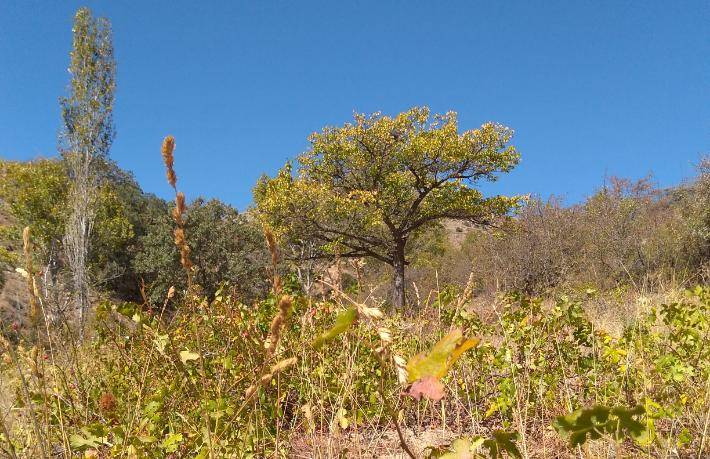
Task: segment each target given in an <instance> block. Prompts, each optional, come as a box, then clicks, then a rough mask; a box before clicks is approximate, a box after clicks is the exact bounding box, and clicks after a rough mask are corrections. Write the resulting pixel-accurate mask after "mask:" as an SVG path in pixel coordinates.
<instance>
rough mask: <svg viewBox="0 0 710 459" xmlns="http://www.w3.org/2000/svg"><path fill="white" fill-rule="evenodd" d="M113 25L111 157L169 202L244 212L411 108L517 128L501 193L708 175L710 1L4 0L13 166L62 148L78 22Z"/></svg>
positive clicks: (0, 104) (1, 75)
mask: <svg viewBox="0 0 710 459" xmlns="http://www.w3.org/2000/svg"><path fill="white" fill-rule="evenodd" d="M82 5H86V6H89V7H90V8H91V9H92V10H93V12H94V13H95V14H96V15H104V16H107V17H109V19H110V20H111V21H112V23H113V27H114V44H115V48H116V58H117V62H118V89H117V99H116V107H115V122H116V127H117V132H118V135H117V138H116V141H115V143H114V147H113V149H112V152H111V155H112V157H113V158H114V159H115V160H117V161H118V163H119V164H120V165H121V166H122V167H124V168H127V169H130V170H132V171H133V172H134V173H135V176H136V177H137V179H138V181H139V182H140V184H141V185H142V186H143V188H144V189H145V190H147V191H150V192H154V193H156V194H158V195H160V196H164V197H167V196H169V189H168V186H167V184H166V183H165V180H164V178H163V177H164V174H163V169H162V164H161V160H160V155H159V148H160V143H161V139H162V137H163V136H164V135H166V134H174V135H175V136H176V138H177V150H176V169H177V172H178V176H179V186H180V188H181V189H183V190H184V191H185V192H186V193H187V194H188V196H193V197H194V196H196V195H198V194H201V195H204V196H207V197H218V198H220V199H223V200H225V201H227V202H230V203H232V204H234V205H236V206H237V207H239V208H244V207H245V206H247V205H248V204H249V203H250V202H251V188H252V186H253V184H254V182H255V181H256V179H257V178H258V177H259V176H260V175H261V174H262V173H269V174H273V173H274V172H275V171H276V170H277V169H278V168H279V167H280V166H281V165H282V164H283V163H284V161H285V160H286V159H287V158H290V157H293V156H295V155H297V154H298V153H300V152H302V151H304V150H305V149H306V148H307V141H306V139H307V136H308V135H309V134H310V133H311V132H313V131H316V130H319V129H320V128H321V127H323V126H324V125H338V124H342V123H343V122H345V121H348V120H349V119H351V116H352V113H353V111H354V110H355V111H361V112H372V111H382V112H384V113H387V114H395V113H398V112H400V111H402V110H405V109H407V108H409V107H411V106H414V105H429V106H430V107H431V108H432V109H433V110H434V111H440V112H441V111H447V110H454V111H457V112H458V113H459V120H460V126H461V128H465V129H469V128H474V127H477V126H478V125H480V124H481V123H482V122H485V121H488V120H493V121H498V122H501V123H503V124H506V125H508V126H510V127H512V128H513V129H515V131H516V137H515V144H516V145H517V146H518V147H519V149H520V151H521V152H522V154H523V161H522V163H521V164H520V166H519V167H518V169H517V170H516V171H515V172H513V173H511V174H509V175H508V176H505V177H503V178H502V179H501V181H500V182H499V183H498V184H496V185H495V186H494V187H492V188H490V189H489V191H495V192H505V193H528V192H532V193H538V194H542V195H544V196H546V195H549V194H551V193H554V194H558V195H562V196H565V197H566V198H567V200H568V201H576V200H578V199H580V198H581V197H583V196H585V195H587V194H588V193H589V192H591V191H592V190H593V189H594V188H596V187H597V186H599V185H600V184H601V183H602V180H603V178H604V176H605V175H621V176H630V177H634V178H638V177H641V176H644V175H646V174H648V173H653V174H654V175H655V177H656V179H657V181H658V183H659V184H660V185H662V186H667V185H672V184H675V183H678V182H680V181H681V180H683V179H685V178H688V177H691V176H692V175H693V173H694V169H693V163H695V162H697V160H698V159H699V157H700V156H701V155H702V154H705V153H710V27H709V24H710V2H709V1H707V0H701V1H662V2H661V1H634V2H630V1H621V0H615V1H570V0H564V1H506V2H502V1H492V0H489V1H446V2H434V1H428V2H425V1H385V0H379V1H348V2H346V1H319V2H314V1H288V2H287V1H269V0H259V1H252V2H237V1H221V2H217V1H189V2H188V1H169V2H168V1H166V2H156V1H150V2H128V1H111V2H108V1H107V2H83V3H78V2H73V1H30V0H18V1H13V2H10V1H8V0H0V156H1V157H3V158H11V159H29V158H33V157H38V156H52V155H55V154H56V145H57V140H56V139H57V132H58V129H59V125H60V119H59V107H58V103H57V98H58V97H59V96H60V95H62V94H63V92H64V90H65V87H66V84H67V82H68V79H69V75H68V73H67V71H66V69H67V66H68V53H69V50H70V46H71V20H72V16H73V13H74V11H75V10H76V9H77V8H78V7H80V6H82Z"/></svg>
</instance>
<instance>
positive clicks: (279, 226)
mask: <svg viewBox="0 0 710 459" xmlns="http://www.w3.org/2000/svg"><path fill="white" fill-rule="evenodd" d="M511 137H512V131H510V130H509V129H508V128H506V127H504V126H501V125H498V124H494V123H486V124H484V125H483V126H481V127H480V128H479V129H475V130H470V131H466V132H464V133H462V134H460V133H459V131H458V124H457V119H456V114H455V113H453V112H450V113H447V114H445V115H435V116H433V117H430V113H429V110H428V109H427V108H413V109H411V110H409V111H407V112H404V113H401V114H399V115H398V116H396V117H394V118H390V117H388V116H381V115H380V114H374V115H372V116H366V115H362V114H358V115H356V116H355V122H354V123H353V124H350V123H348V124H345V125H344V126H342V127H338V128H325V129H324V130H323V131H322V132H321V133H316V134H313V135H312V136H311V138H310V142H311V148H310V149H309V150H308V151H307V152H306V153H304V154H303V155H301V156H299V157H298V175H297V176H294V175H293V173H292V168H291V165H290V164H287V165H286V167H284V168H283V169H282V170H281V171H280V172H279V173H278V174H277V176H276V177H274V178H267V177H264V178H262V179H261V180H260V181H259V183H258V184H257V186H256V188H255V189H254V198H255V201H256V204H257V206H258V208H259V211H260V215H261V216H262V218H263V219H264V220H265V222H266V223H267V224H268V225H269V226H270V227H272V228H273V229H274V230H275V231H276V232H277V233H278V234H279V235H280V236H281V237H282V238H284V239H286V240H301V239H303V240H314V241H316V242H317V243H318V244H319V245H320V249H321V255H322V256H327V255H328V254H335V253H337V254H339V255H340V256H351V257H362V256H365V257H372V258H375V259H377V260H380V261H382V262H385V263H387V264H390V265H392V266H393V267H395V284H396V286H397V288H396V289H395V291H396V292H397V290H401V289H402V288H403V287H402V286H403V283H402V281H403V272H404V271H403V270H404V265H405V264H406V260H405V248H406V245H407V241H408V240H409V239H410V238H413V237H416V235H417V234H419V233H421V232H422V231H425V230H427V229H429V228H432V227H433V226H435V225H437V224H438V222H439V221H440V220H442V219H445V218H448V219H458V220H468V221H471V222H474V223H476V224H488V223H491V222H492V221H493V220H495V219H496V218H497V217H500V216H504V215H506V214H507V213H508V212H509V210H510V209H511V208H513V207H515V206H517V205H518V201H519V198H518V197H512V198H508V197H503V196H494V197H488V198H486V197H484V196H483V194H482V193H481V192H480V191H479V190H478V189H477V188H476V186H477V184H478V182H479V181H481V180H489V181H491V180H495V179H496V178H497V174H499V173H501V172H508V171H510V170H511V169H512V168H513V167H514V166H515V165H516V164H517V163H518V160H519V155H518V153H517V151H516V150H515V148H514V147H512V146H510V145H509V141H510V139H511ZM399 293H400V294H401V293H403V292H401V291H400V292H399ZM398 300H399V301H401V300H403V297H401V296H400V297H399V299H398ZM397 306H401V304H398V305H397Z"/></svg>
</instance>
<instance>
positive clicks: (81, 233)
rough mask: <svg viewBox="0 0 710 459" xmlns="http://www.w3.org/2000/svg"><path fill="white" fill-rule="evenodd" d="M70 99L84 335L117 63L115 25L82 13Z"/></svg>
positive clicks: (66, 114)
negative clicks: (90, 259) (89, 266)
mask: <svg viewBox="0 0 710 459" xmlns="http://www.w3.org/2000/svg"><path fill="white" fill-rule="evenodd" d="M72 32H73V35H74V39H73V46H72V51H71V59H70V64H69V73H70V74H71V81H70V83H69V88H68V95H67V96H66V97H62V98H61V99H60V105H61V109H62V120H63V129H62V134H61V139H60V150H61V153H62V156H63V157H64V160H65V161H66V164H67V168H68V171H69V177H70V179H71V191H70V197H69V205H70V213H69V217H68V220H67V225H66V233H65V235H64V249H65V253H66V256H67V260H68V262H69V265H70V268H71V270H72V277H73V283H74V293H75V301H76V308H77V310H78V311H79V316H80V336H81V337H82V338H83V336H84V328H85V323H86V316H87V313H88V309H89V274H88V271H87V261H88V254H89V250H90V247H89V241H90V236H91V232H92V228H93V225H94V221H95V218H96V201H97V197H98V189H99V186H100V182H101V170H102V168H103V165H104V164H105V162H106V159H107V158H108V153H109V150H110V148H111V143H112V142H113V138H114V124H113V116H112V115H113V102H114V90H115V86H116V79H115V78H116V63H115V60H114V55H113V44H112V39H111V24H110V22H109V21H108V19H106V18H94V17H92V15H91V11H90V10H89V9H87V8H82V9H80V10H79V11H77V13H76V15H75V16H74V26H73V28H72Z"/></svg>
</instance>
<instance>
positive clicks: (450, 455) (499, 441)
mask: <svg viewBox="0 0 710 459" xmlns="http://www.w3.org/2000/svg"><path fill="white" fill-rule="evenodd" d="M517 439H518V434H517V433H516V432H505V431H502V430H495V431H493V432H492V433H491V436H490V437H489V438H485V437H480V436H479V437H474V438H472V439H470V440H469V439H467V438H459V439H456V440H454V442H453V443H452V444H451V446H450V447H449V448H446V450H441V448H433V449H432V451H431V454H430V456H429V457H431V458H437V459H485V458H491V459H503V458H504V457H505V454H507V455H508V457H514V458H522V454H520V450H519V449H518V446H517V445H516V444H515V442H516V441H517ZM483 448H485V449H486V450H487V452H488V454H487V455H483V454H481V450H482V449H483ZM504 453H505V454H504Z"/></svg>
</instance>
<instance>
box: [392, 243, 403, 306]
mask: <svg viewBox="0 0 710 459" xmlns="http://www.w3.org/2000/svg"><path fill="white" fill-rule="evenodd" d="M405 245H406V241H400V242H398V243H397V245H396V248H395V251H394V254H393V257H392V268H393V270H394V273H393V282H392V304H393V305H394V307H395V308H397V309H400V310H401V309H403V308H404V305H405V296H404V246H405Z"/></svg>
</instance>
